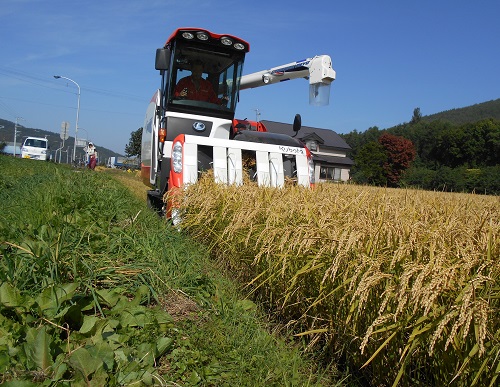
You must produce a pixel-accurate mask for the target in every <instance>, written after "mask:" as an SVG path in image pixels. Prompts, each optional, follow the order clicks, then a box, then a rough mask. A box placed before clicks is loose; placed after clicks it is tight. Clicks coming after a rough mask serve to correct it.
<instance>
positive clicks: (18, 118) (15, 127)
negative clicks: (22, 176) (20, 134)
mask: <svg viewBox="0 0 500 387" xmlns="http://www.w3.org/2000/svg"><path fill="white" fill-rule="evenodd" d="M19 120H24V118H23V117H16V124H15V125H14V157H16V140H17V126H18V121H19Z"/></svg>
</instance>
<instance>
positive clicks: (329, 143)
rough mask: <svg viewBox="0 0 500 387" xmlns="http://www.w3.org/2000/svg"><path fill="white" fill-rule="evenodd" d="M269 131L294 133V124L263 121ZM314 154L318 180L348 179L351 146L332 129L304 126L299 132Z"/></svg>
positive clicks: (352, 162)
mask: <svg viewBox="0 0 500 387" xmlns="http://www.w3.org/2000/svg"><path fill="white" fill-rule="evenodd" d="M261 122H262V123H263V124H264V126H265V127H266V128H267V130H268V131H269V132H272V133H281V134H288V135H293V134H294V131H293V128H292V125H290V124H284V123H281V122H274V121H266V120H262V121H261ZM297 138H298V139H299V140H301V141H302V142H303V143H304V144H305V145H306V147H307V148H308V149H309V150H310V151H311V153H312V154H313V156H314V169H315V178H316V181H317V182H328V181H347V180H349V173H350V170H351V167H352V165H354V161H352V160H351V159H350V158H349V157H347V152H348V151H349V150H350V149H351V147H350V146H349V145H348V144H347V143H346V142H345V141H344V139H343V138H342V137H340V136H339V135H338V134H337V133H335V132H334V131H333V130H330V129H319V128H311V127H309V126H302V128H301V129H300V131H299V132H298V134H297Z"/></svg>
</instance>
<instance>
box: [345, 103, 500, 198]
mask: <svg viewBox="0 0 500 387" xmlns="http://www.w3.org/2000/svg"><path fill="white" fill-rule="evenodd" d="M341 136H342V137H343V138H344V139H345V140H346V142H347V143H348V144H349V146H350V147H351V148H352V149H351V152H350V154H349V156H350V157H351V158H352V159H353V160H354V162H355V166H354V167H353V168H352V170H351V178H352V180H353V181H354V182H356V183H361V184H373V185H379V186H390V187H408V186H409V187H419V188H422V189H429V190H440V191H454V192H476V193H485V194H496V195H498V194H500V120H498V119H494V118H489V119H481V120H479V121H476V122H468V123H463V124H453V123H451V122H449V121H443V120H436V121H430V122H429V121H426V120H423V119H422V116H421V114H420V109H419V108H416V109H415V110H414V112H413V117H412V119H411V121H410V122H409V123H404V124H400V125H397V126H395V127H393V128H389V129H384V130H380V129H379V128H377V127H371V128H369V129H368V130H366V131H365V132H358V131H356V130H354V131H352V132H350V133H348V134H342V135H341Z"/></svg>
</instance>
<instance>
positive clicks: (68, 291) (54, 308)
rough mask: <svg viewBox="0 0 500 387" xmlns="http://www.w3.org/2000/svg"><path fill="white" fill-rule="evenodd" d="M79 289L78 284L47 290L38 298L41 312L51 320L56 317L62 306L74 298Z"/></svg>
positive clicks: (58, 286)
mask: <svg viewBox="0 0 500 387" xmlns="http://www.w3.org/2000/svg"><path fill="white" fill-rule="evenodd" d="M77 288H78V284H76V283H68V284H64V285H56V286H51V287H48V288H46V289H45V290H44V291H43V292H42V293H41V294H40V295H39V296H38V297H37V298H36V302H37V304H38V306H39V308H40V311H41V312H42V313H43V314H44V315H45V316H47V317H49V318H52V317H54V316H55V315H56V314H57V312H58V310H59V308H60V307H61V305H62V304H63V303H64V302H65V301H67V300H70V299H71V298H72V297H73V296H74V294H75V290H76V289H77Z"/></svg>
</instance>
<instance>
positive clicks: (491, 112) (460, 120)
mask: <svg viewBox="0 0 500 387" xmlns="http://www.w3.org/2000/svg"><path fill="white" fill-rule="evenodd" d="M487 118H494V119H496V120H500V98H499V99H495V100H492V101H488V102H483V103H478V104H476V105H471V106H466V107H463V108H458V109H451V110H446V111H443V112H441V113H436V114H431V115H428V116H423V117H422V121H426V122H431V121H447V122H451V123H452V124H455V125H462V124H466V123H472V122H477V121H481V120H484V119H487Z"/></svg>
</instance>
